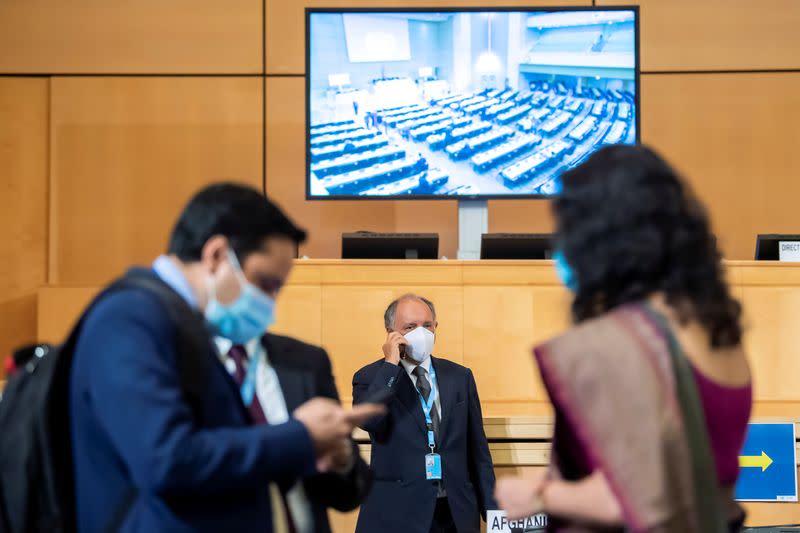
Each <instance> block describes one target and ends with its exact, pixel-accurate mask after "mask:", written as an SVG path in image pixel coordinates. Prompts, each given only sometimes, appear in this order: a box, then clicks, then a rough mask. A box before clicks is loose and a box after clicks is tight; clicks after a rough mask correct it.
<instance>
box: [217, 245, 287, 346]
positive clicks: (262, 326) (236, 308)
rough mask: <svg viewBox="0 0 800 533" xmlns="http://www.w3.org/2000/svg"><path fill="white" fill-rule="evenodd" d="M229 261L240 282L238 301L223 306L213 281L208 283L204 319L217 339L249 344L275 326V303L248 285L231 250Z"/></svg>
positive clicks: (253, 286)
mask: <svg viewBox="0 0 800 533" xmlns="http://www.w3.org/2000/svg"><path fill="white" fill-rule="evenodd" d="M228 260H229V261H230V263H231V265H233V268H234V270H235V271H236V277H237V278H239V286H240V291H239V297H238V298H236V300H234V301H233V302H231V303H230V304H228V305H224V304H222V303H221V302H220V301H219V300H217V296H216V290H215V286H214V280H213V279H209V283H208V289H209V295H208V305H207V306H206V311H205V316H206V320H207V321H208V323H209V324H211V325H212V326H213V327H214V328H215V329H216V333H217V334H218V335H220V336H222V337H225V338H226V339H228V340H230V341H231V342H233V343H234V344H247V343H248V342H249V341H251V340H252V339H255V338H256V337H259V336H261V335H262V334H264V332H265V331H266V330H267V328H268V327H270V326H271V325H272V324H273V323H274V322H275V300H274V299H273V298H270V297H269V296H267V295H266V294H264V292H263V291H261V290H259V289H258V288H257V287H256V286H255V285H253V284H252V283H250V282H249V281H247V279H246V278H245V277H244V272H242V267H241V266H240V265H239V261H238V260H237V259H236V255H235V254H234V253H233V252H232V251H230V250H228Z"/></svg>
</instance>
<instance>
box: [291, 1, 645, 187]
mask: <svg viewBox="0 0 800 533" xmlns="http://www.w3.org/2000/svg"><path fill="white" fill-rule="evenodd" d="M306 25H307V27H306V39H307V58H306V68H307V71H306V72H307V77H306V84H307V91H306V93H307V94H306V103H307V117H308V122H307V135H306V143H307V158H306V159H307V169H306V170H307V176H306V178H307V189H306V191H307V194H306V196H307V197H308V198H309V199H326V198H386V197H392V198H420V197H425V198H511V197H546V196H551V195H553V194H557V193H558V192H559V190H560V186H561V182H560V175H561V174H562V173H563V172H564V171H565V170H566V169H569V168H572V167H574V166H576V165H578V164H580V163H581V162H582V161H584V160H585V159H586V158H587V157H588V156H589V155H590V154H591V153H592V152H594V151H595V150H597V149H598V148H599V147H601V146H604V145H607V144H618V143H625V144H633V143H635V142H637V139H638V130H639V128H638V122H639V121H638V116H639V106H638V105H637V104H638V96H639V91H638V10H637V8H635V7H624V8H602V9H600V8H596V9H591V8H581V9H533V8H532V9H530V10H525V11H512V10H503V9H491V8H485V9H478V8H476V9H467V10H458V11H441V10H416V11H408V10H356V9H351V10H341V9H340V10H331V9H308V10H307V11H306Z"/></svg>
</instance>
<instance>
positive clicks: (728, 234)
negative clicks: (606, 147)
mask: <svg viewBox="0 0 800 533" xmlns="http://www.w3.org/2000/svg"><path fill="white" fill-rule="evenodd" d="M798 94H800V72H793V73H771V74H767V73H759V74H708V75H692V74H680V75H677V74H676V75H646V76H645V75H643V76H642V138H643V141H644V142H645V143H647V144H650V145H651V146H653V147H655V148H656V149H658V150H659V151H660V152H661V153H662V155H663V156H664V157H665V158H666V159H667V160H668V161H670V162H672V163H673V164H674V165H675V166H676V167H677V168H678V170H680V171H681V172H683V173H684V174H685V176H686V178H687V180H688V181H689V182H690V183H691V184H692V185H693V187H694V189H695V190H696V192H697V193H698V195H699V196H700V198H701V199H702V200H703V201H704V202H705V204H706V206H707V207H708V209H709V211H710V214H711V219H712V223H713V225H714V227H715V230H716V231H717V235H718V237H719V240H720V243H721V246H722V248H723V250H724V252H725V254H726V257H728V258H730V259H752V258H753V253H754V250H755V236H756V234H757V233H769V232H776V233H777V232H786V233H797V232H799V231H800V216H799V215H798V211H797V207H796V202H795V199H796V198H797V197H798V196H799V195H800V181H798V180H797V176H798V175H800V158H798V157H797V147H798V146H800V129H798V128H797V127H795V124H797V123H798V122H799V121H800V106H798V105H797V95H798Z"/></svg>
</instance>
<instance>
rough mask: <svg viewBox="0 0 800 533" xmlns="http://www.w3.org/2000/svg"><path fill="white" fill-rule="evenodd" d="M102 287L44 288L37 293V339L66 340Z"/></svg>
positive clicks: (53, 341)
mask: <svg viewBox="0 0 800 533" xmlns="http://www.w3.org/2000/svg"><path fill="white" fill-rule="evenodd" d="M99 290H100V287H99V286H97V287H42V288H41V289H39V290H38V292H37V306H38V312H37V313H36V337H37V339H38V340H39V341H41V342H50V343H59V342H63V341H64V340H66V338H67V335H68V334H69V332H70V330H71V329H72V327H73V326H74V325H75V323H76V322H77V320H78V318H79V317H80V316H81V313H82V312H83V310H84V309H85V308H86V306H87V305H89V302H91V300H92V298H94V296H95V295H96V294H97V293H98V291H99Z"/></svg>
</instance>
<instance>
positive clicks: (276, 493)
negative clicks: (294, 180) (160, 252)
mask: <svg viewBox="0 0 800 533" xmlns="http://www.w3.org/2000/svg"><path fill="white" fill-rule="evenodd" d="M304 237H305V233H304V232H303V231H302V230H300V229H298V228H297V227H296V226H294V225H293V224H292V223H291V221H289V219H288V218H287V217H286V216H285V215H284V214H283V213H282V212H281V211H280V209H278V208H277V207H276V206H275V205H274V204H272V203H271V202H269V201H268V200H267V199H266V198H265V197H264V196H263V195H261V194H260V193H258V192H257V191H255V190H253V189H249V188H246V187H242V186H238V185H232V184H222V185H212V186H209V187H207V188H205V189H203V190H202V191H200V192H199V193H198V194H197V195H195V196H194V198H192V200H191V201H190V202H189V204H188V205H187V206H186V208H185V209H184V211H183V213H182V214H181V216H180V218H179V219H178V222H177V224H176V226H175V229H174V230H173V233H172V236H171V238H170V243H169V250H168V255H164V256H161V257H159V258H158V259H157V260H156V261H155V262H154V263H153V267H152V269H136V270H135V273H136V275H137V276H140V277H147V278H148V279H150V280H151V284H152V283H156V284H160V285H159V286H160V287H162V289H161V290H160V291H159V292H161V293H164V292H166V293H167V294H170V295H172V298H171V300H170V301H172V302H177V304H174V305H168V304H167V303H165V302H167V300H164V299H161V298H159V297H157V296H156V295H155V294H156V293H155V292H154V291H151V290H149V289H144V288H127V289H120V290H117V291H114V292H111V293H110V294H108V295H106V296H103V297H102V298H100V299H99V301H97V302H96V303H95V304H94V305H93V306H92V307H91V308H90V309H89V311H88V312H87V313H86V315H85V316H84V321H83V322H82V326H81V329H80V332H79V337H78V339H77V343H76V346H75V350H74V353H73V363H72V367H71V374H70V391H69V396H70V426H71V445H72V446H71V449H72V457H73V463H74V475H75V500H76V501H75V503H76V513H77V530H78V531H79V532H81V533H87V532H89V533H92V532H101V531H107V530H110V529H113V530H115V531H123V532H133V531H136V532H143V533H145V532H146V533H151V532H155V531H159V532H161V531H163V532H195V531H196V532H203V531H207V532H214V533H216V532H219V531H273V530H275V531H277V530H279V529H282V530H283V531H291V527H292V524H291V523H290V522H289V521H288V518H287V516H286V515H285V514H284V513H283V512H282V511H283V502H282V499H283V497H284V495H283V494H282V493H281V492H280V489H279V487H283V486H286V485H289V484H291V483H294V482H295V481H296V480H297V479H299V478H303V477H309V476H313V475H315V474H316V473H317V472H320V471H327V470H329V469H330V468H332V467H333V465H334V464H335V462H336V461H335V457H336V456H337V455H338V453H339V452H338V450H340V449H341V447H342V445H343V443H345V442H349V437H350V432H351V429H352V427H353V424H355V423H357V422H358V421H359V420H361V419H362V418H363V416H374V414H376V413H378V412H380V410H379V409H370V408H368V409H367V410H368V411H370V410H372V411H373V412H372V413H369V412H367V413H361V415H363V416H362V417H361V418H360V417H359V413H357V412H353V413H347V412H345V411H344V410H343V409H342V408H341V407H340V406H339V405H338V403H336V402H335V401H333V400H330V399H327V398H315V399H313V400H310V401H309V402H306V403H305V404H303V405H301V406H300V407H298V408H297V409H296V410H295V411H294V413H293V416H292V417H291V418H288V419H287V420H286V421H285V422H284V423H282V424H275V425H262V424H259V425H254V424H253V423H252V419H251V416H252V407H253V406H252V405H245V402H244V401H243V400H244V394H243V391H242V390H240V388H239V387H238V386H237V385H236V384H235V383H234V381H233V380H232V379H231V377H230V376H229V375H228V373H227V372H226V369H225V368H224V366H223V364H222V362H221V360H220V359H219V354H218V353H217V351H216V348H215V347H214V345H213V339H212V335H211V333H206V330H205V329H204V327H205V324H206V323H207V325H208V326H210V329H213V331H214V332H216V333H217V334H219V335H224V336H225V337H229V338H232V339H235V340H236V341H237V342H246V341H249V340H250V339H251V338H258V337H259V336H260V335H261V334H262V333H263V331H264V330H265V329H266V327H267V326H268V325H269V323H270V322H271V321H272V308H273V305H274V302H273V300H274V298H275V296H276V295H277V293H278V290H279V289H280V287H281V285H282V284H283V282H284V280H285V279H286V277H287V276H288V274H289V271H290V270H291V266H292V263H293V259H292V258H293V257H294V255H295V253H294V252H295V250H296V246H297V243H299V242H301V241H302V240H303V239H304ZM174 313H179V315H178V316H179V318H180V320H174V319H173V318H174V316H175V315H174ZM186 323H197V324H199V326H200V327H199V328H195V331H199V332H200V335H199V336H198V338H199V342H198V343H197V345H198V347H199V348H198V349H197V350H196V353H195V351H194V350H192V351H187V350H182V349H181V346H178V344H177V341H178V339H182V337H181V335H180V333H179V332H180V331H181V330H182V325H183V324H186ZM203 346H205V347H206V348H207V349H205V350H204V349H202V347H203ZM187 353H189V354H191V355H192V357H193V358H192V359H191V360H190V361H188V362H189V363H190V364H188V365H187V364H186V363H187V359H186V358H185V357H186V354H187ZM187 368H188V369H190V370H192V371H193V372H192V374H193V375H194V376H195V377H197V376H200V378H201V379H198V382H199V385H200V386H199V387H197V386H192V387H188V386H187V381H188V380H187V379H186V373H187V372H186V370H187ZM198 369H202V372H194V371H195V370H198ZM192 384H193V385H197V383H194V382H192ZM190 392H191V393H192V394H190ZM198 392H199V394H198ZM112 524H114V525H113V526H112ZM273 528H275V529H273Z"/></svg>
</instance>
